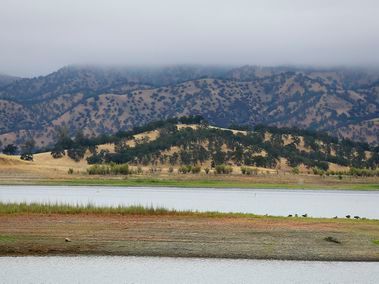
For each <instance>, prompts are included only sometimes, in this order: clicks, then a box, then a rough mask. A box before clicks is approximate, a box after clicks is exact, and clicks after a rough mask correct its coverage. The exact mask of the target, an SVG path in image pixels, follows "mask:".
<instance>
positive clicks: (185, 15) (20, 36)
mask: <svg viewBox="0 0 379 284" xmlns="http://www.w3.org/2000/svg"><path fill="white" fill-rule="evenodd" d="M0 1H1V7H2V8H1V10H0V38H1V53H0V73H3V74H8V75H15V76H22V77H32V76H38V75H46V74H48V73H50V72H53V71H56V70H57V69H59V68H61V67H63V66H68V65H97V66H167V65H214V66H242V65H258V66H295V67H298V66H300V67H318V68H329V67H338V66H343V67H371V68H372V67H374V68H377V67H378V66H379V56H378V55H379V52H378V50H379V37H378V36H377V31H378V28H379V17H377V15H376V12H377V11H378V10H379V2H378V1H374V0H362V1H359V2H358V1H354V0H346V1H338V0H334V1H327V0H320V1H317V2H316V1H304V0H281V1H280V0H265V1H263V0H255V1H248V0H235V1H233V2H231V1H227V0H219V1H216V0H210V1H207V3H203V1H200V0H193V1H191V2H185V3H179V1H174V0H161V1H159V2H158V1H149V0H140V1H138V3H136V2H135V1H122V0H110V1H102V0H92V1H90V0H81V1H74V0H67V1H64V2H63V1H58V0H35V1H32V2H29V1H22V0H0Z"/></svg>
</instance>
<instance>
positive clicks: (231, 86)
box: [0, 66, 379, 147]
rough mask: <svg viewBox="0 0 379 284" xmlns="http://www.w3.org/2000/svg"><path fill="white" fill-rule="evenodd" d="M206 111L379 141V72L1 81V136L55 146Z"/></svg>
mask: <svg viewBox="0 0 379 284" xmlns="http://www.w3.org/2000/svg"><path fill="white" fill-rule="evenodd" d="M183 115H202V116H203V117H204V118H205V119H206V120H208V121H209V122H210V123H212V124H215V125H218V126H228V125H230V124H232V123H237V124H247V125H251V126H253V125H256V124H267V125H273V126H279V127H286V126H288V127H299V128H304V129H314V130H319V131H327V132H329V133H330V134H333V135H336V136H338V137H340V138H343V137H344V138H349V139H353V140H356V141H362V142H368V143H373V144H376V143H378V141H379V72H374V71H362V70H355V69H326V70H325V69H324V70H322V69H310V68H303V69H301V68H296V67H257V66H242V67H238V68H226V67H200V66H172V67H165V68H152V69H144V68H140V69H127V68H126V69H125V68H121V67H119V68H111V67H110V68H100V67H98V68H94V67H81V66H69V67H64V68H61V69H59V70H58V71H56V72H53V73H51V74H49V75H47V76H40V77H36V78H32V79H22V80H18V81H16V82H14V83H11V84H8V85H6V86H3V87H0V119H1V120H0V141H2V142H3V144H4V143H16V144H20V143H22V142H23V141H25V140H26V139H30V138H33V139H35V140H36V142H37V145H39V146H40V147H44V146H47V145H51V143H52V142H53V138H54V132H55V129H56V128H57V127H60V126H63V125H65V126H67V127H68V128H69V129H70V131H71V132H72V134H74V133H75V132H76V131H77V130H78V129H83V130H84V132H85V133H86V134H87V135H99V134H101V133H115V132H117V131H119V130H128V129H131V128H132V127H134V126H138V125H143V124H145V123H147V122H149V121H153V120H157V119H165V118H168V117H176V116H183Z"/></svg>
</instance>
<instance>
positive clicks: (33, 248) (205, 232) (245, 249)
mask: <svg viewBox="0 0 379 284" xmlns="http://www.w3.org/2000/svg"><path fill="white" fill-rule="evenodd" d="M326 237H333V238H335V239H336V240H338V241H339V242H340V243H334V242H329V241H326V240H325V238H326ZM65 238H69V239H70V241H68V242H67V241H65ZM378 239H379V223H378V221H369V220H333V219H332V220H327V219H308V218H272V217H256V218H253V217H249V218H247V217H207V216H205V217H202V216H142V215H137V216H136V215H123V216H122V215H116V214H109V215H105V214H104V215H96V214H78V215H70V214H67V215H66V214H53V215H41V214H13V215H12V214H4V215H0V255H57V254H58V255H60V254H71V255H72V254H74V255H78V254H94V255H138V256H181V257H221V258H254V259H294V260H344V261H350V260H356V261H363V260H365V261H379V245H378V244H375V242H376V241H375V240H378Z"/></svg>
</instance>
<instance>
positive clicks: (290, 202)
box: [0, 185, 379, 219]
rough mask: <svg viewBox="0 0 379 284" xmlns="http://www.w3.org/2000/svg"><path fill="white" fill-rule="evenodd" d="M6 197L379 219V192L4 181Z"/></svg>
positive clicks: (0, 193)
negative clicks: (46, 183)
mask: <svg viewBox="0 0 379 284" xmlns="http://www.w3.org/2000/svg"><path fill="white" fill-rule="evenodd" d="M0 201H2V202H23V201H25V202H42V203H69V204H73V205H75V204H88V203H91V204H95V205H103V206H117V205H144V206H151V205H152V206H163V207H165V208H169V209H178V210H187V209H188V210H198V211H220V212H242V213H255V214H260V215H264V214H269V215H277V216H287V215H288V214H299V215H300V214H305V213H307V214H308V216H313V217H334V216H338V217H345V216H346V215H347V214H350V215H352V216H354V215H358V216H361V217H366V218H372V219H379V206H378V204H379V192H375V191H371V192H368V191H342V190H341V191H340V190H333V191H326V190H287V189H237V188H231V189H216V188H167V187H159V188H158V187H106V186H102V187H101V186H88V187H84V186H13V185H12V186H0Z"/></svg>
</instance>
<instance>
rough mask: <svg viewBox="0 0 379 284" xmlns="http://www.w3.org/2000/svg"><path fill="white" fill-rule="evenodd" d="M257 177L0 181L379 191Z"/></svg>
mask: <svg viewBox="0 0 379 284" xmlns="http://www.w3.org/2000/svg"><path fill="white" fill-rule="evenodd" d="M267 181H270V179H268V180H264V182H261V181H254V179H251V180H249V179H246V180H236V179H235V177H232V178H230V177H217V178H207V179H204V178H202V177H199V178H198V177H195V178H191V179H178V178H175V177H168V178H167V177H159V176H152V177H126V178H119V177H115V178H104V177H96V178H91V179H89V178H82V177H80V178H55V179H49V178H36V179H13V178H12V179H1V180H0V185H7V186H11V185H35V186H37V185H46V186H118V187H177V188H241V189H294V190H349V191H350V190H351V191H354V190H359V191H379V183H376V182H375V183H355V182H354V183H347V182H331V183H327V182H324V181H322V180H321V179H320V181H321V182H319V183H309V182H303V183H280V182H275V178H274V182H273V181H272V179H271V182H267Z"/></svg>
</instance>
